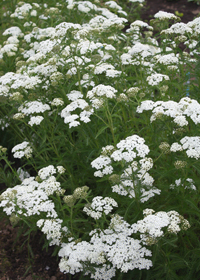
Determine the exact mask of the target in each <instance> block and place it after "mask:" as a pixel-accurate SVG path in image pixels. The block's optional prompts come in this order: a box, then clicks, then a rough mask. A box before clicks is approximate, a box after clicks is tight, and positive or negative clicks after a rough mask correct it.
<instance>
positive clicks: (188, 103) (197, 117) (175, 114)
mask: <svg viewBox="0 0 200 280" xmlns="http://www.w3.org/2000/svg"><path fill="white" fill-rule="evenodd" d="M149 110H151V111H152V113H153V114H152V116H151V118H150V121H151V122H153V121H155V120H156V118H157V116H158V115H166V116H169V117H171V118H173V119H174V120H173V121H174V122H175V123H176V124H178V125H179V126H185V125H187V124H188V121H187V120H186V116H187V117H190V119H191V120H192V121H193V122H194V123H195V124H198V123H200V104H199V103H198V101H197V100H195V99H191V98H189V97H184V98H182V99H181V100H180V101H179V102H178V103H177V102H175V101H171V100H170V101H156V102H154V101H152V100H145V101H142V103H141V105H140V106H138V107H137V113H142V112H143V111H149Z"/></svg>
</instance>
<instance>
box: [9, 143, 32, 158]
mask: <svg viewBox="0 0 200 280" xmlns="http://www.w3.org/2000/svg"><path fill="white" fill-rule="evenodd" d="M11 152H12V153H13V156H14V158H22V157H24V156H25V157H26V158H30V157H31V156H32V152H33V150H32V148H31V147H30V144H29V142H27V141H24V142H22V143H21V144H18V145H16V146H14V147H13V148H12V150H11Z"/></svg>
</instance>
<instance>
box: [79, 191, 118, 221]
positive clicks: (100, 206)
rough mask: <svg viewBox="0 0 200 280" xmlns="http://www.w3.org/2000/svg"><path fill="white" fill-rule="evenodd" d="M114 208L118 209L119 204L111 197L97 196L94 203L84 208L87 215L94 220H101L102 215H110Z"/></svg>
mask: <svg viewBox="0 0 200 280" xmlns="http://www.w3.org/2000/svg"><path fill="white" fill-rule="evenodd" d="M113 207H118V205H117V202H116V201H115V200H114V199H113V198H111V197H105V198H103V197H102V196H96V197H94V198H93V200H92V203H91V204H90V205H88V206H85V207H84V208H83V211H84V212H86V214H87V215H88V216H90V217H92V218H94V219H99V218H101V216H102V214H103V213H105V214H106V215H108V214H109V213H110V212H111V211H112V210H113Z"/></svg>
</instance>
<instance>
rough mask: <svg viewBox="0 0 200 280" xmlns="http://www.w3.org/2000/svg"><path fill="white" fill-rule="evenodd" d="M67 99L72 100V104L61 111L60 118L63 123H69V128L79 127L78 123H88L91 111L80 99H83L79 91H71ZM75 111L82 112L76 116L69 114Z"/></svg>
mask: <svg viewBox="0 0 200 280" xmlns="http://www.w3.org/2000/svg"><path fill="white" fill-rule="evenodd" d="M67 96H68V99H69V100H72V102H71V103H70V104H69V105H67V106H66V107H65V108H64V109H63V110H62V111H61V117H62V118H64V123H69V127H70V128H71V127H76V126H78V125H80V121H82V122H84V123H88V122H90V116H91V115H92V114H93V109H92V108H89V104H88V103H87V102H86V101H85V100H84V99H83V98H81V97H83V95H82V93H81V92H80V91H76V90H73V91H71V92H70V93H69V94H68V95H67ZM77 109H81V110H82V111H81V112H80V114H79V115H78V114H77V113H76V114H71V112H73V111H75V110H76V112H77Z"/></svg>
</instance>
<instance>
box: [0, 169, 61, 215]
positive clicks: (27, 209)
mask: <svg viewBox="0 0 200 280" xmlns="http://www.w3.org/2000/svg"><path fill="white" fill-rule="evenodd" d="M45 171H46V172H45ZM52 173H55V172H54V167H52V166H49V167H47V168H46V169H45V168H43V169H41V170H40V171H39V174H40V176H41V177H42V178H44V179H43V181H42V182H38V181H37V177H36V178H35V177H29V178H25V179H24V180H23V181H22V183H21V184H20V185H17V186H15V187H13V188H8V189H7V190H6V191H4V192H3V193H2V194H1V196H0V201H1V203H0V207H3V208H4V209H3V211H4V212H6V214H7V215H11V214H12V213H15V214H17V215H23V216H26V217H28V216H33V215H40V214H42V213H46V217H52V218H57V216H58V215H57V212H56V211H55V205H54V203H53V202H52V201H51V200H50V199H49V196H50V195H52V194H53V193H54V192H56V193H57V194H61V193H63V190H62V189H61V187H60V183H59V182H57V181H56V178H55V177H54V176H51V174H52ZM43 175H44V176H43ZM41 177H40V178H41Z"/></svg>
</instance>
